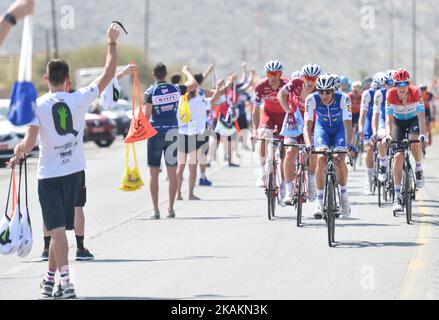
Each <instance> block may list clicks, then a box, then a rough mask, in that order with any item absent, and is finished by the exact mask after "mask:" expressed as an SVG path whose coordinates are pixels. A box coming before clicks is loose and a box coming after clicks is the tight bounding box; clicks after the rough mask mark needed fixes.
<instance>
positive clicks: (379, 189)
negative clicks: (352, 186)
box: [377, 180, 382, 208]
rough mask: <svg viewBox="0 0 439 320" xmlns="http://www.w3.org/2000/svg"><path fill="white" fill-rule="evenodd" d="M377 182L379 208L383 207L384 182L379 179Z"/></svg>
mask: <svg viewBox="0 0 439 320" xmlns="http://www.w3.org/2000/svg"><path fill="white" fill-rule="evenodd" d="M377 183H378V208H381V187H382V184H381V182H380V181H379V180H378V181H377Z"/></svg>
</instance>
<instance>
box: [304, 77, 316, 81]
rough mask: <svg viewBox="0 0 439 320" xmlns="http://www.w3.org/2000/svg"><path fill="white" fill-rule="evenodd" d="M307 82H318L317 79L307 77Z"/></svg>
mask: <svg viewBox="0 0 439 320" xmlns="http://www.w3.org/2000/svg"><path fill="white" fill-rule="evenodd" d="M305 80H308V81H312V82H315V81H317V77H307V76H305Z"/></svg>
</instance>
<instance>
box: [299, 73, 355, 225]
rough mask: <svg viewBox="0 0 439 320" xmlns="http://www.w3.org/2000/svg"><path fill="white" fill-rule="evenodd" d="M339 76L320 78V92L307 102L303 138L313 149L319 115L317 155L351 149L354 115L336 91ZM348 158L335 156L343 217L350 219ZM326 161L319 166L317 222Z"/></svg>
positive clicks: (321, 160) (319, 213)
mask: <svg viewBox="0 0 439 320" xmlns="http://www.w3.org/2000/svg"><path fill="white" fill-rule="evenodd" d="M335 84H336V76H335V75H331V74H326V75H323V76H320V77H319V78H318V80H317V83H316V87H317V90H318V92H316V93H313V94H311V95H309V96H308V97H307V98H306V101H305V128H304V138H305V143H306V145H307V146H308V147H312V141H313V140H312V132H311V131H312V127H313V123H314V112H315V114H316V115H317V117H316V123H315V130H314V143H315V146H314V147H315V149H316V150H317V151H323V150H329V149H334V151H344V150H346V149H347V148H349V149H350V148H352V145H350V144H349V145H348V144H347V141H349V142H350V141H352V112H351V108H352V106H351V100H350V98H349V97H348V96H347V95H345V94H343V93H342V92H336V91H335ZM345 158H346V155H344V154H343V155H337V156H336V170H337V177H338V178H339V183H340V189H341V205H342V214H343V216H344V217H348V216H349V215H350V213H351V208H350V204H349V198H348V192H347V182H348V167H347V165H346V163H345ZM326 165H327V159H326V157H325V156H323V155H321V156H319V158H318V162H317V171H316V186H317V199H318V203H317V206H316V209H315V211H314V218H316V219H322V218H323V212H322V206H323V201H324V192H325V190H324V188H325V175H326Z"/></svg>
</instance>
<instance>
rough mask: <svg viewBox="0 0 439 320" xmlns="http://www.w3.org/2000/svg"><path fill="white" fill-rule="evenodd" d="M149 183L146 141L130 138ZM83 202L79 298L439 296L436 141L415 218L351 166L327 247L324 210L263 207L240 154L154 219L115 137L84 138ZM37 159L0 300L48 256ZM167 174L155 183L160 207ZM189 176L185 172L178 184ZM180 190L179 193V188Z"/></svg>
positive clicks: (1, 184) (29, 287)
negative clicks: (172, 214) (299, 219)
mask: <svg viewBox="0 0 439 320" xmlns="http://www.w3.org/2000/svg"><path fill="white" fill-rule="evenodd" d="M137 149H138V154H139V162H140V163H141V164H142V168H141V173H142V176H143V179H144V181H145V183H146V184H147V182H148V175H147V168H146V165H145V163H146V144H145V143H141V144H139V145H138V147H137ZM86 156H87V163H88V169H87V186H88V202H87V207H86V209H85V210H86V220H87V223H86V246H87V247H88V248H89V249H90V250H91V251H92V252H93V253H94V254H95V257H96V260H94V261H92V262H75V261H74V257H75V250H74V248H75V241H74V235H73V234H72V233H71V232H70V233H69V241H70V244H71V248H72V250H71V251H70V255H69V257H70V261H71V273H72V274H71V278H72V281H73V282H74V284H75V287H76V291H77V294H78V296H79V297H80V299H102V300H106V299H248V300H255V299H256V300H258V299H415V298H416V299H438V298H439V240H438V239H439V212H438V208H439V200H437V199H438V198H437V196H436V194H435V188H437V187H438V186H439V173H438V171H436V170H437V169H436V168H435V166H436V164H437V163H439V162H438V161H439V148H438V146H435V147H433V148H431V149H430V150H429V155H428V158H427V160H426V162H425V172H426V176H427V185H426V188H425V189H423V190H422V191H421V192H419V195H418V196H419V199H418V201H417V202H416V207H415V209H414V210H415V212H414V220H415V223H414V224H413V225H407V224H406V223H405V217H404V216H400V217H397V218H395V217H393V215H392V212H391V207H390V206H386V207H385V208H378V207H377V205H376V199H375V198H374V197H367V196H364V195H363V187H364V180H365V179H364V177H365V171H364V170H360V171H357V172H351V174H350V183H349V191H350V196H351V198H350V199H351V202H352V206H353V212H352V217H351V218H350V219H349V220H339V221H338V222H337V229H336V240H337V241H338V243H337V246H336V247H335V248H329V247H328V245H327V240H326V227H325V225H324V222H323V221H315V220H313V219H312V210H313V208H314V206H313V205H310V204H308V205H306V206H305V209H304V210H305V211H304V212H305V218H304V224H305V225H304V227H303V228H300V229H299V228H297V227H296V221H295V215H294V214H293V209H292V208H280V209H279V210H278V216H279V217H278V219H276V220H275V221H268V220H267V218H266V200H265V195H264V193H263V191H262V190H261V189H257V188H255V187H254V182H255V179H256V172H255V169H254V168H255V167H256V165H255V163H256V162H255V161H254V160H255V159H254V158H252V157H253V156H254V155H252V154H251V153H244V154H243V158H242V159H241V160H242V166H241V168H228V167H226V166H224V165H221V164H218V165H215V166H214V167H212V168H211V169H210V171H209V176H210V178H211V179H212V180H213V182H214V186H213V187H211V188H197V189H196V193H197V195H198V196H200V197H201V198H202V199H203V201H199V202H190V201H181V202H177V205H176V213H177V218H176V219H175V220H167V219H162V220H159V221H151V220H149V219H148V216H149V215H150V213H151V209H152V206H151V201H150V196H149V191H148V188H147V187H145V188H143V189H142V190H140V191H137V192H134V193H125V192H122V191H119V190H118V186H119V183H120V181H121V178H122V172H123V162H124V146H123V144H122V142H121V141H118V142H117V143H116V144H115V145H114V146H112V147H111V148H110V149H99V148H97V147H95V146H94V145H93V144H87V145H86ZM35 170H36V161H35V160H31V163H30V176H29V179H30V184H31V185H30V186H29V192H30V212H31V217H32V221H33V228H34V240H35V243H34V247H33V250H32V252H31V254H30V255H29V256H28V257H27V258H25V259H20V258H18V257H16V256H2V257H0V259H1V263H0V287H1V288H2V290H0V299H37V298H38V294H39V282H40V279H41V276H42V275H43V273H44V272H45V270H46V263H41V262H37V259H38V257H39V255H40V254H41V251H42V249H43V241H42V231H41V224H42V221H41V220H42V219H41V211H40V208H39V203H38V199H37V194H36V182H37V180H36V175H35ZM8 174H9V172H8V170H6V169H2V170H1V171H0V190H4V192H3V193H2V194H3V197H1V198H0V203H1V204H2V205H4V204H5V198H6V197H5V193H6V190H7V183H8ZM165 183H166V181H165V176H162V177H161V185H162V188H161V190H160V194H161V198H160V200H161V201H162V202H163V203H162V205H161V209H162V216H163V215H164V212H165V210H166V206H165V200H166V197H165V192H166V189H167V185H166V184H165ZM186 183H187V179H186V181H185V185H186ZM184 195H185V197H186V198H187V192H184Z"/></svg>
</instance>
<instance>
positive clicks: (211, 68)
mask: <svg viewBox="0 0 439 320" xmlns="http://www.w3.org/2000/svg"><path fill="white" fill-rule="evenodd" d="M213 69H215V66H214V65H213V64H210V65H209V66H208V67H207V70H206V71H205V72H204V73H203V79H207V77H208V76H209V75H210V74H211V73H212V71H213Z"/></svg>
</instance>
